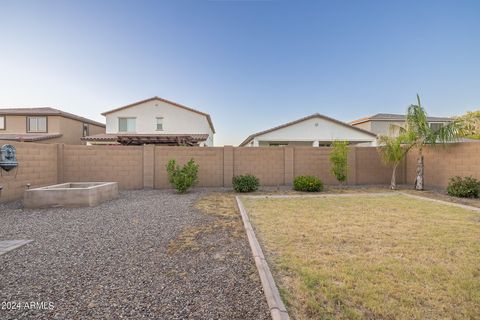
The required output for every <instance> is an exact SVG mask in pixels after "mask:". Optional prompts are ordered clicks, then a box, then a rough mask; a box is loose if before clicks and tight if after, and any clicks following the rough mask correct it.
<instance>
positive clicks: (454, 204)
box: [398, 192, 480, 212]
mask: <svg viewBox="0 0 480 320" xmlns="http://www.w3.org/2000/svg"><path fill="white" fill-rule="evenodd" d="M398 194H401V195H403V196H406V197H410V198H413V199H419V200H428V201H431V202H437V203H441V204H445V205H447V206H452V207H458V208H462V209H465V210H470V211H477V212H480V208H477V207H474V206H469V205H466V204H461V203H455V202H450V201H445V200H439V199H433V198H429V197H424V196H417V195H414V194H410V193H405V192H398Z"/></svg>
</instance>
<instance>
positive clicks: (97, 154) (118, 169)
mask: <svg viewBox="0 0 480 320" xmlns="http://www.w3.org/2000/svg"><path fill="white" fill-rule="evenodd" d="M60 146H63V172H61V173H59V176H60V177H61V178H62V181H59V182H70V181H72V182H73V181H80V182H85V181H116V182H118V186H119V188H121V189H141V188H143V149H144V148H143V147H138V146H74V145H60Z"/></svg>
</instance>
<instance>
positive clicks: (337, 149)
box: [330, 141, 348, 183]
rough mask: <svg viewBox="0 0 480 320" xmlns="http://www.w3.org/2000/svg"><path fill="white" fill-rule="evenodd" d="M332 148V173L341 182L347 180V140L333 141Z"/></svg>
mask: <svg viewBox="0 0 480 320" xmlns="http://www.w3.org/2000/svg"><path fill="white" fill-rule="evenodd" d="M332 147H333V150H332V152H331V153H330V162H331V163H332V173H333V175H334V176H335V177H336V178H337V180H338V181H339V182H341V183H344V182H345V181H347V173H348V142H347V141H333V143H332Z"/></svg>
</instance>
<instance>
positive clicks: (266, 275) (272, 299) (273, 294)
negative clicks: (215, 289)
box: [235, 196, 290, 320]
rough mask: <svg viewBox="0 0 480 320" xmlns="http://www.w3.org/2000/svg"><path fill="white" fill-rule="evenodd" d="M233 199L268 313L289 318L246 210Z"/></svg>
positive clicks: (278, 319)
mask: <svg viewBox="0 0 480 320" xmlns="http://www.w3.org/2000/svg"><path fill="white" fill-rule="evenodd" d="M235 200H236V202H237V206H238V210H239V211H240V215H241V216H242V221H243V225H244V227H245V232H246V233H247V238H248V242H249V244H250V248H251V249H252V254H253V259H254V260H255V265H256V266H257V270H258V275H259V276H260V281H261V282H262V287H263V292H264V293H265V298H266V300H267V304H268V307H269V309H270V315H271V316H272V319H273V320H289V319H290V316H289V315H288V312H287V309H286V308H285V305H284V304H283V302H282V299H281V298H280V293H279V292H278V288H277V285H276V284H275V280H274V279H273V276H272V273H271V272H270V268H269V267H268V264H267V261H266V260H265V256H264V255H263V251H262V248H261V247H260V243H259V242H258V240H257V237H256V236H255V232H254V231H253V228H252V224H251V223H250V218H249V217H248V214H247V210H246V209H245V206H244V205H243V203H242V200H241V199H240V197H238V196H236V197H235Z"/></svg>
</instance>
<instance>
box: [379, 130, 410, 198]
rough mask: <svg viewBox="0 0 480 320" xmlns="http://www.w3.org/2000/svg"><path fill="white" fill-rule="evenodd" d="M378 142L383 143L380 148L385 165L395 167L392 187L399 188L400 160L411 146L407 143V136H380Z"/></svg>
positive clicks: (391, 182)
mask: <svg viewBox="0 0 480 320" xmlns="http://www.w3.org/2000/svg"><path fill="white" fill-rule="evenodd" d="M378 142H379V144H380V145H381V146H380V148H378V152H379V153H380V157H381V159H382V162H383V163H384V164H385V165H389V166H392V167H393V172H392V180H391V181H390V189H392V190H395V189H396V188H397V183H396V173H397V168H398V165H399V164H400V162H401V161H402V160H403V158H404V157H405V155H406V154H407V152H408V150H409V149H410V147H409V146H407V145H405V144H404V143H405V142H406V137H405V136H403V135H400V136H398V137H390V136H380V137H379V138H378Z"/></svg>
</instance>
